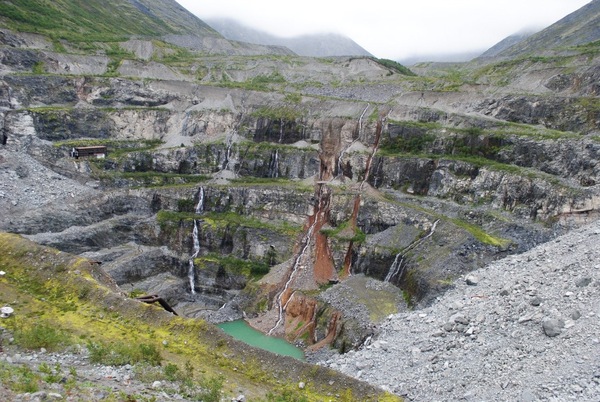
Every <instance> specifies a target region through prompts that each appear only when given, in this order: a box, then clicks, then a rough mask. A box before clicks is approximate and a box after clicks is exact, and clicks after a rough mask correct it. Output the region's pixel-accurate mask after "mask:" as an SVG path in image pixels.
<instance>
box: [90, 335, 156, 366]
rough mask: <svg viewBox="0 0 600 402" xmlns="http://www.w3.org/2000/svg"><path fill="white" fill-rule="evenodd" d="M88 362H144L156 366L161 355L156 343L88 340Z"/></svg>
mask: <svg viewBox="0 0 600 402" xmlns="http://www.w3.org/2000/svg"><path fill="white" fill-rule="evenodd" d="M87 349H88V351H89V353H90V362H92V363H99V364H103V365H106V366H124V365H126V364H132V365H133V364H138V363H146V364H149V365H151V366H158V365H160V362H161V361H162V356H161V355H160V352H159V350H158V348H157V346H156V345H154V344H146V343H139V344H135V345H131V344H128V343H124V342H118V341H117V342H112V343H101V342H88V344H87Z"/></svg>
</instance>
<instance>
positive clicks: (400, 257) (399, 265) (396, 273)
mask: <svg viewBox="0 0 600 402" xmlns="http://www.w3.org/2000/svg"><path fill="white" fill-rule="evenodd" d="M439 222H440V220H439V219H438V220H436V221H435V222H433V225H431V229H429V233H427V235H425V236H423V237H420V238H418V239H417V240H415V241H413V242H412V243H410V244H409V245H408V247H406V248H405V249H404V250H402V251H400V252H399V253H398V254H396V258H394V262H393V263H392V265H391V266H390V269H389V271H388V274H387V275H386V277H385V279H384V282H391V281H392V279H394V278H395V277H396V278H398V279H400V278H402V274H403V273H404V272H403V271H402V270H403V268H405V267H406V265H405V264H404V254H406V253H407V252H409V251H410V250H412V249H413V248H415V247H417V246H418V245H419V244H421V243H423V242H424V241H425V240H427V239H428V238H430V237H431V236H432V235H433V233H434V232H435V228H436V227H437V225H438V223H439Z"/></svg>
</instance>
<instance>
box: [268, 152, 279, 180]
mask: <svg viewBox="0 0 600 402" xmlns="http://www.w3.org/2000/svg"><path fill="white" fill-rule="evenodd" d="M268 177H271V178H277V177H279V150H277V149H276V150H274V151H273V152H272V153H271V160H270V161H269V172H268Z"/></svg>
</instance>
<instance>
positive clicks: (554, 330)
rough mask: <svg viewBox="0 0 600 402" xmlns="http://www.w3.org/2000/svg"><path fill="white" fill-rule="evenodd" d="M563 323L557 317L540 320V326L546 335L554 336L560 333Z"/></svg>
mask: <svg viewBox="0 0 600 402" xmlns="http://www.w3.org/2000/svg"><path fill="white" fill-rule="evenodd" d="M564 326H565V323H564V321H562V320H559V319H557V318H548V317H546V318H544V319H543V320H542V328H543V330H544V333H545V334H546V336H549V337H551V338H552V337H555V336H558V335H560V334H561V332H562V329H563V328H564Z"/></svg>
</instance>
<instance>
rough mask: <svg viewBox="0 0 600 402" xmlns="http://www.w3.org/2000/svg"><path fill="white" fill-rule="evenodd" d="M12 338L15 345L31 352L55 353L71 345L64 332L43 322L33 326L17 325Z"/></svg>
mask: <svg viewBox="0 0 600 402" xmlns="http://www.w3.org/2000/svg"><path fill="white" fill-rule="evenodd" d="M14 338H15V343H16V344H17V345H19V346H21V347H23V348H25V349H32V350H33V349H40V348H45V349H47V350H49V351H55V350H59V349H61V348H63V347H66V346H68V345H69V344H71V339H70V337H69V335H68V334H67V333H66V332H64V331H62V330H60V329H58V328H55V327H54V326H51V325H49V324H47V323H44V322H41V323H37V324H35V325H33V324H31V325H17V326H16V328H15V332H14Z"/></svg>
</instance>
